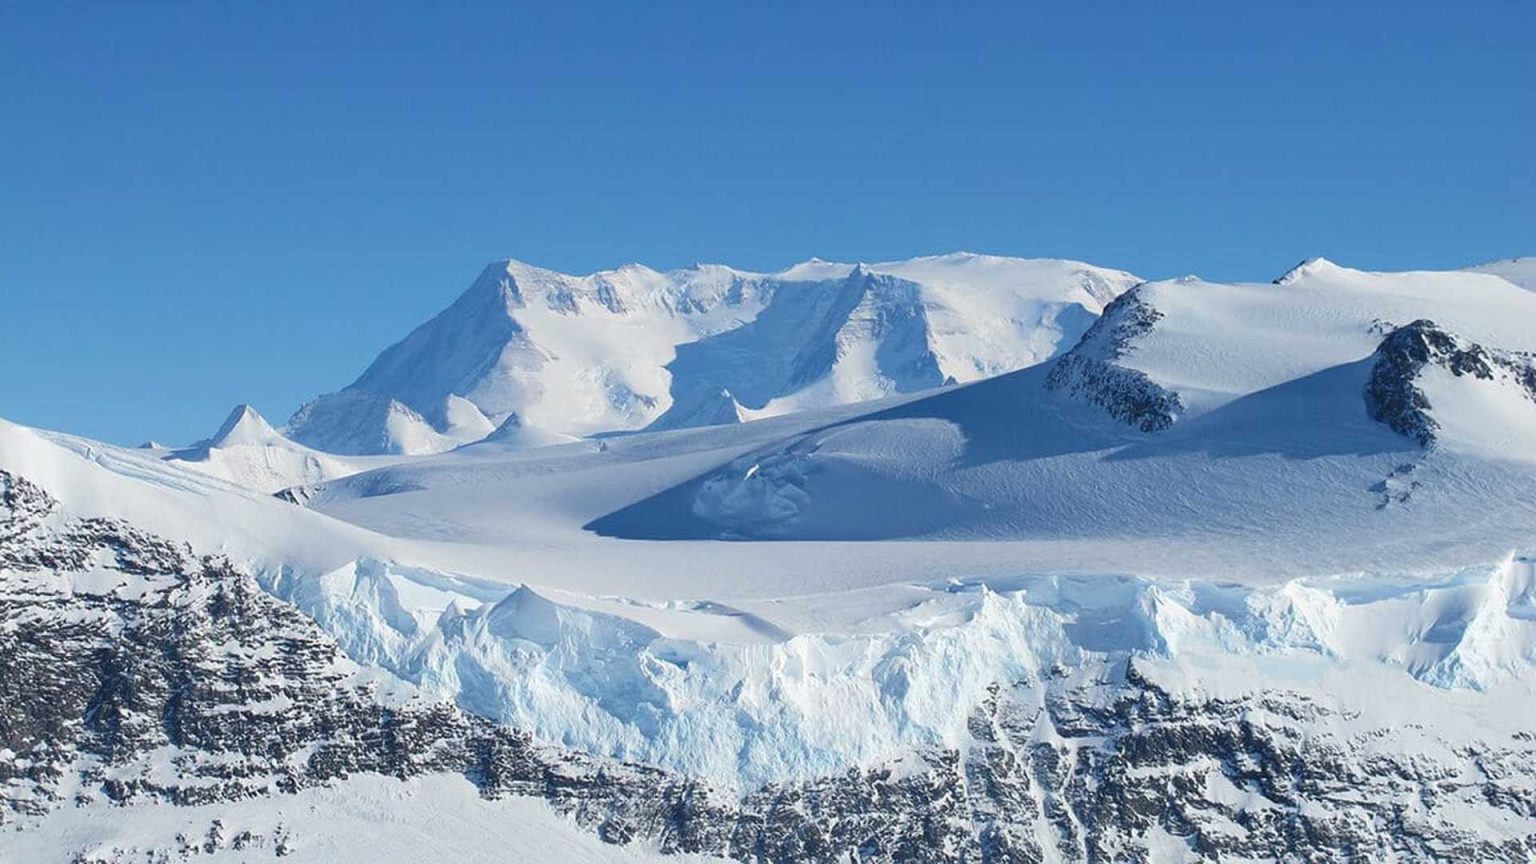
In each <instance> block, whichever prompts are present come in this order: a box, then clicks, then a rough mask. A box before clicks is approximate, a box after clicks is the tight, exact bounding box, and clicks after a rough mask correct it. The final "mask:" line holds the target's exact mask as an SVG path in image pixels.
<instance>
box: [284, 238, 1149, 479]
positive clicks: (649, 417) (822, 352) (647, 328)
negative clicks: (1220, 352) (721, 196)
mask: <svg viewBox="0 0 1536 864" xmlns="http://www.w3.org/2000/svg"><path fill="white" fill-rule="evenodd" d="M1137 281H1138V280H1137V279H1136V277H1134V276H1131V275H1130V274H1128V273H1123V272H1120V271H1116V270H1107V269H1104V268H1100V267H1093V266H1090V265H1087V264H1081V263H1077V262H1071V261H1056V260H1024V259H1016V258H998V257H992V256H984V255H970V254H964V253H958V254H954V255H944V256H937V257H932V258H918V259H913V260H911V261H899V262H889V263H882V264H872V265H857V266H852V265H845V264H832V263H828V262H822V261H810V262H806V263H804V264H800V265H796V266H794V267H791V268H789V269H787V270H783V271H780V272H778V273H771V274H767V273H749V272H745V271H740V270H734V269H731V268H729V267H723V266H718V265H698V266H695V267H690V268H686V269H682V270H674V271H671V272H667V273H660V272H657V271H654V270H651V269H649V268H646V267H643V266H640V265H628V266H625V267H622V268H619V269H618V270H611V271H604V272H601V273H594V274H592V275H590V276H580V277H577V276H567V275H564V274H561V273H555V272H553V271H549V270H543V269H540V268H537V267H532V266H530V265H527V264H523V263H521V262H518V261H504V262H500V263H497V264H493V265H491V266H489V267H487V268H486V269H485V271H484V272H483V273H481V274H480V277H479V278H478V279H476V280H475V282H474V284H473V285H471V286H470V288H469V290H468V291H466V292H465V293H464V294H463V295H462V296H460V297H459V299H458V300H456V301H455V302H454V303H453V305H451V306H450V307H449V308H448V309H446V310H444V311H443V312H442V313H441V314H439V315H438V316H437V317H436V318H433V319H432V320H431V321H429V322H427V323H426V324H424V325H422V326H421V327H419V328H417V329H416V330H415V331H414V332H412V333H411V334H410V335H409V336H407V337H406V338H405V339H403V340H402V341H400V342H399V343H397V344H396V345H394V346H392V347H390V348H389V349H388V350H386V351H385V352H384V353H383V354H381V355H380V356H379V358H378V359H377V360H375V361H374V363H373V365H371V366H369V367H368V369H367V370H366V371H365V372H364V373H363V374H362V375H361V376H360V377H359V378H358V379H357V380H356V381H355V382H353V383H352V384H351V385H350V386H349V387H347V388H346V389H345V390H342V391H340V392H339V393H333V394H329V395H326V396H322V397H320V398H319V399H316V400H315V401H313V402H311V403H309V404H308V405H306V406H304V407H303V408H302V409H300V411H299V412H298V413H297V414H296V415H294V417H293V419H292V420H290V421H289V423H288V426H287V427H286V431H287V434H288V435H289V436H290V437H292V438H294V439H295V440H297V441H299V442H301V443H304V444H306V445H309V446H312V447H315V448H318V449H321V450H326V451H330V452H334V453H432V452H439V451H442V450H446V449H450V448H451V447H453V446H456V445H458V444H463V443H467V442H470V441H475V440H478V439H480V438H482V437H484V436H485V435H486V434H487V433H488V432H490V431H491V429H492V428H494V427H496V426H498V425H503V424H504V423H505V422H507V421H508V420H509V419H510V418H513V417H515V418H517V423H518V424H519V428H522V429H523V430H524V434H525V436H527V435H532V439H533V440H534V441H535V442H543V441H547V440H549V437H550V436H578V437H579V436H587V435H592V434H596V433H602V432H616V431H624V430H634V429H639V428H642V427H645V426H648V425H650V426H654V427H655V428H658V429H659V428H680V427H685V426H698V425H709V424H715V423H731V422H737V421H738V420H741V419H747V418H750V417H760V416H771V415H775V414H783V413H787V412H790V411H796V410H802V409H806V408H814V407H824V406H829V405H839V404H844V403H848V402H855V401H860V400H865V399H871V398H876V397H880V396H885V395H889V394H892V393H907V392H912V391H916V390H921V389H926V388H932V387H937V386H940V385H941V384H944V383H945V382H947V381H974V380H977V379H979V378H983V377H986V376H989V375H995V374H997V373H999V372H1005V371H1009V370H1012V369H1018V368H1021V367H1024V366H1029V365H1032V364H1034V363H1038V362H1040V361H1042V360H1044V359H1046V358H1048V357H1050V356H1052V355H1053V354H1054V353H1055V352H1056V351H1057V350H1058V349H1059V348H1061V347H1064V345H1068V344H1071V342H1072V341H1074V340H1075V339H1076V338H1077V336H1078V335H1080V334H1081V333H1082V332H1083V330H1084V329H1086V328H1087V326H1088V325H1089V323H1091V322H1092V320H1093V318H1094V317H1095V316H1096V315H1097V314H1098V313H1099V311H1100V310H1101V309H1102V308H1103V306H1104V304H1106V303H1108V302H1109V301H1110V300H1112V299H1113V298H1114V297H1115V296H1116V295H1118V294H1119V293H1121V292H1123V291H1124V290H1126V289H1127V288H1129V287H1130V286H1131V285H1133V284H1135V283H1136V282H1137ZM535 430H537V431H538V434H532V433H533V432H534V431H535Z"/></svg>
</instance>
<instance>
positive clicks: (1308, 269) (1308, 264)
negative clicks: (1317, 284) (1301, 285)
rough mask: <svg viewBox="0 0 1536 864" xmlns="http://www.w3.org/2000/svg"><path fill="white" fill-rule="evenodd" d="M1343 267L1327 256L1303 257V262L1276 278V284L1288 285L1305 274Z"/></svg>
mask: <svg viewBox="0 0 1536 864" xmlns="http://www.w3.org/2000/svg"><path fill="white" fill-rule="evenodd" d="M1342 269H1343V268H1342V267H1340V266H1339V265H1337V264H1335V263H1333V262H1332V261H1329V260H1328V259H1327V258H1303V259H1302V260H1301V263H1299V264H1297V265H1296V266H1295V267H1292V268H1291V269H1289V270H1287V271H1285V273H1284V274H1282V275H1281V276H1280V278H1279V279H1276V280H1275V284H1276V285H1286V284H1289V283H1291V282H1294V281H1296V280H1297V279H1300V278H1301V277H1303V276H1309V275H1313V274H1317V273H1322V272H1326V271H1329V270H1342Z"/></svg>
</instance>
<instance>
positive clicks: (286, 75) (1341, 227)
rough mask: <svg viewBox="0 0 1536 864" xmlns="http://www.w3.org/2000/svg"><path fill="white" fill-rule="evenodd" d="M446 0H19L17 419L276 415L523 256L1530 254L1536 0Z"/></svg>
mask: <svg viewBox="0 0 1536 864" xmlns="http://www.w3.org/2000/svg"><path fill="white" fill-rule="evenodd" d="M441 5H449V4H441ZM455 5H457V6H458V8H457V9H455V10H452V11H449V10H445V9H443V8H439V4H430V5H429V4H420V5H412V4H403V3H392V2H388V0H380V2H377V3H372V4H363V3H357V4H348V5H329V4H323V3H295V4H289V3H282V2H275V3H261V4H233V3H231V4H186V3H175V4H173V3H163V4H162V3H134V4H123V3H115V4H101V5H99V6H94V7H93V5H92V4H43V3H33V2H27V0H22V2H13V3H7V4H3V5H0V100H3V102H0V334H3V335H0V364H3V369H4V371H5V373H6V374H4V375H3V376H0V416H4V417H6V418H8V419H11V420H16V421H19V422H24V423H29V424H34V425H41V426H47V427H52V428H60V429H65V430H68V431H73V432H78V433H81V434H86V435H90V436H93V437H99V438H104V439H107V440H112V441H118V442H121V443H137V442H138V441H139V440H141V439H144V438H147V437H156V438H161V439H167V440H170V441H185V440H190V439H193V438H196V437H199V436H201V435H205V434H208V433H210V432H212V431H213V429H214V428H215V427H216V426H217V424H218V423H219V421H220V420H221V419H222V417H223V414H224V413H225V412H226V411H227V410H228V409H229V408H230V407H231V406H232V405H233V404H234V403H236V402H242V401H244V402H251V403H253V404H255V405H256V406H257V407H258V408H259V409H261V410H262V411H263V412H264V413H267V414H268V415H269V416H270V417H272V419H274V420H275V421H280V420H281V419H283V418H285V417H286V416H287V414H288V413H289V412H290V411H292V410H293V409H294V408H295V407H297V405H298V404H299V403H300V402H301V401H302V400H304V399H305V398H307V397H309V396H311V395H314V394H316V393H319V392H321V391H325V390H331V389H336V388H338V387H341V386H343V385H345V384H346V383H347V382H348V381H350V380H351V378H352V377H354V376H355V375H356V374H357V373H358V372H360V371H361V370H362V368H363V366H364V365H366V363H367V362H368V361H369V360H370V359H372V357H373V356H374V355H375V354H376V353H377V352H378V351H379V350H380V349H382V348H383V347H384V346H385V345H386V344H388V343H389V342H392V341H393V340H395V339H396V338H398V337H399V336H401V335H403V334H404V333H405V332H406V331H408V330H409V329H410V328H411V327H413V326H415V325H416V324H418V323H420V322H421V321H423V320H425V319H426V318H427V317H429V316H430V315H431V314H433V313H434V312H436V311H437V310H438V309H439V308H441V307H442V306H444V305H446V304H447V303H448V302H449V301H450V300H451V299H452V298H453V297H454V296H455V295H456V294H457V293H458V292H459V291H460V290H462V289H463V288H464V287H465V286H466V285H467V284H468V282H469V280H470V279H471V278H472V277H473V276H474V275H475V273H476V272H478V270H479V268H480V267H481V266H482V265H483V264H484V263H485V262H486V261H488V260H491V259H494V258H501V257H508V256H511V257H517V258H522V259H524V260H527V261H531V262H533V263H537V264H542V265H546V266H550V267H555V268H558V269H562V270H567V271H579V272H589V271H591V270H594V269H601V268H604V267H609V266H615V265H618V264H621V263H624V262H627V261H632V260H639V261H642V262H645V263H647V264H650V265H652V266H655V267H659V268H665V267H671V266H678V265H685V264H688V263H692V262H694V261H698V260H704V261H722V262H727V263H731V264H735V265H737V266H742V267H748V268H759V269H777V268H779V267H782V266H785V265H787V264H789V263H792V262H794V261H797V260H801V259H804V258H807V257H810V256H812V255H816V256H820V257H823V258H832V259H843V260H857V259H863V260H879V259H889V258H902V257H909V256H912V255H918V254H925V253H933V252H942V251H951V250H956V249H967V250H971V251H980V252H992V253H998V254H1010V255H1023V256H1051V257H1072V258H1080V259H1085V260H1088V261H1092V262H1094V263H1099V264H1104V265H1108V266H1115V267H1122V268H1125V269H1129V270H1133V271H1135V272H1137V273H1140V274H1142V275H1144V276H1148V277H1162V276H1173V275H1180V274H1183V273H1189V272H1197V273H1200V274H1201V275H1204V276H1207V277H1210V278H1222V279H1239V278H1242V279H1268V278H1271V277H1273V276H1275V275H1277V274H1278V273H1280V272H1282V271H1283V270H1284V269H1285V268H1286V267H1287V266H1289V265H1290V264H1292V263H1294V262H1295V260H1297V259H1299V258H1302V257H1305V256H1310V255H1326V256H1328V257H1331V258H1334V259H1336V260H1338V261H1340V262H1341V263H1345V264H1349V265H1354V266H1360V267H1368V268H1382V269H1406V268H1415V267H1453V266H1461V265H1465V264H1470V263H1475V262H1480V261H1484V260H1488V259H1493V258H1500V257H1508V256H1513V255H1532V254H1536V160H1533V158H1532V156H1531V154H1532V152H1533V149H1536V145H1533V143H1532V142H1533V141H1536V95H1533V93H1536V86H1533V83H1532V82H1536V45H1533V41H1532V39H1533V37H1532V32H1533V30H1536V6H1533V5H1532V4H1530V3H1528V2H1509V3H1482V4H1477V3H1469V4H1450V3H1433V4H1431V3H1419V2H1397V3H1355V4H1351V3H1342V4H1341V3H1333V4H1326V3H1310V2H1289V3H1284V4H1249V3H1238V4H1212V3H1199V4H1196V3H1177V2H1173V3H1156V4H1150V3H1135V4H1131V3H1127V4H1105V3H1076V4H1065V3H1061V4H1051V8H1038V7H1034V4H1023V3H997V4H991V3H973V4H965V8H964V10H961V11H956V10H954V9H947V8H944V7H945V6H946V5H948V4H915V3H896V2H887V3H867V4H822V3H817V4H812V3H804V4H798V3H788V4H756V8H751V9H745V8H731V7H741V6H745V5H746V4H721V3H698V4H669V3H657V4H622V5H604V4H592V5H580V4H559V5H563V6H565V7H566V8H564V9H563V10H561V11H556V10H553V9H551V8H548V7H550V6H552V5H556V4H538V7H535V5H534V4H527V5H523V4H517V3H505V2H503V3H489V4H476V3H466V4H455ZM65 6H68V7H70V8H62V7H65ZM1067 7H1070V8H1067ZM1226 7H1232V8H1226Z"/></svg>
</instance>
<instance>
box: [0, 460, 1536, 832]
mask: <svg viewBox="0 0 1536 864" xmlns="http://www.w3.org/2000/svg"><path fill="white" fill-rule="evenodd" d="M0 656H3V657H5V658H6V662H5V663H3V664H0V754H3V758H0V821H5V822H12V823H15V826H14V827H16V828H19V829H20V830H27V828H28V826H29V825H30V824H32V821H34V820H36V819H37V818H39V817H40V815H41V814H45V813H46V812H47V811H49V810H52V809H54V808H59V807H71V806H75V807H91V806H103V805H106V804H109V803H111V802H121V801H128V800H143V799H154V800H159V801H163V802H166V804H167V805H175V804H190V803H199V802H218V801H229V802H237V801H240V800H242V799H246V798H249V797H251V796H256V795H280V794H285V793H289V792H293V791H294V790H297V789H300V788H303V787H306V786H313V785H316V784H325V783H327V782H330V781H332V780H335V779H337V778H342V777H346V776H348V775H350V774H355V773H365V772H366V773H377V774H383V775H388V776H394V777H401V778H404V777H411V776H417V775H421V774H427V773H433V772H453V773H457V774H461V775H463V776H465V777H466V778H468V779H469V780H470V781H471V782H473V783H474V784H475V785H476V786H477V787H478V788H479V789H480V791H481V793H482V794H483V795H485V796H486V797H488V798H496V797H500V796H505V795H527V796H537V797H540V798H542V799H544V800H546V801H548V802H549V803H550V804H551V805H552V806H553V807H554V808H555V809H557V810H558V811H560V812H563V813H566V814H568V815H569V816H571V817H572V818H573V819H575V820H576V821H577V822H578V823H580V824H582V825H584V826H587V827H589V828H591V829H592V830H594V831H595V832H596V833H597V834H598V835H599V836H600V837H602V838H603V839H605V840H607V841H610V842H615V843H624V842H629V841H631V840H635V839H640V838H644V839H646V840H648V841H650V842H653V843H655V844H656V845H657V846H658V847H659V848H660V849H661V850H663V851H667V852H682V851H689V852H707V853H713V854H719V855H727V856H730V857H733V858H736V859H739V860H744V861H764V862H791V861H833V860H858V861H934V862H940V861H945V862H947V861H1045V860H1081V861H1148V860H1152V853H1151V852H1150V851H1149V850H1151V849H1152V848H1153V846H1154V845H1158V844H1165V845H1166V844H1169V843H1171V844H1174V845H1176V846H1178V847H1179V848H1181V849H1185V850H1187V851H1188V852H1189V853H1190V854H1191V855H1192V856H1193V857H1196V858H1199V859H1202V860H1212V861H1215V860H1234V859H1277V858H1278V859H1282V860H1296V861H1346V860H1349V861H1353V860H1390V859H1394V858H1395V859H1396V860H1443V861H1468V862H1470V861H1528V860H1530V859H1531V857H1532V856H1533V855H1536V783H1533V782H1532V776H1533V772H1536V769H1533V768H1532V766H1533V764H1536V758H1533V757H1536V736H1532V735H1529V734H1522V735H1516V736H1513V737H1507V738H1504V739H1490V740H1479V739H1478V738H1477V737H1476V736H1475V735H1471V734H1467V733H1466V732H1465V731H1464V730H1442V729H1434V728H1429V727H1426V726H1424V725H1416V724H1399V725H1397V726H1382V725H1373V724H1372V723H1371V722H1367V721H1363V720H1361V718H1358V717H1355V716H1353V715H1350V714H1349V713H1348V712H1344V711H1341V710H1340V709H1339V708H1337V707H1336V706H1332V705H1330V704H1327V703H1325V702H1324V701H1321V700H1319V699H1317V698H1313V697H1308V696H1306V695H1303V694H1297V693H1292V692H1288V691H1285V690H1283V689H1277V690H1274V691H1269V692H1263V693H1259V694H1257V695H1247V696H1234V697H1224V696H1217V695H1209V694H1204V693H1201V692H1199V691H1198V690H1196V691H1193V692H1182V691H1177V690H1176V689H1175V688H1172V687H1170V686H1168V685H1167V684H1164V683H1161V682H1160V681H1159V680H1158V679H1157V676H1156V675H1155V674H1149V672H1148V671H1147V670H1155V669H1156V668H1158V664H1159V662H1160V661H1159V660H1158V659H1157V658H1156V657H1152V656H1148V657H1139V656H1136V655H1132V656H1131V657H1130V658H1129V659H1124V658H1120V659H1117V658H1116V657H1115V656H1112V655H1103V657H1101V658H1100V659H1097V660H1094V661H1093V662H1091V663H1089V664H1087V665H1085V666H1084V667H1083V668H1080V669H1072V670H1069V669H1063V668H1056V669H1054V670H1050V671H1049V672H1048V673H1047V674H1045V675H1044V676H1042V677H1040V678H1038V679H1034V680H1020V681H1013V682H999V683H998V684H997V685H996V686H995V687H994V688H993V690H992V691H991V695H990V697H989V698H988V699H987V700H986V701H985V702H984V704H983V705H982V707H981V708H980V709H978V710H977V711H976V712H974V714H973V715H972V716H971V718H970V723H969V731H970V735H969V739H970V740H969V743H968V744H967V745H966V746H965V747H963V748H960V749H946V748H938V747H936V748H933V749H931V750H929V751H927V752H923V753H917V754H913V755H912V756H911V757H910V758H908V759H906V760H905V761H903V762H902V763H900V764H894V765H889V766H876V767H867V768H854V769H850V770H849V771H848V772H847V773H845V774H843V775H840V776H833V777H827V778H824V779H820V780H815V781H809V782H796V783H787V784H782V785H775V786H769V787H767V788H763V789H759V790H756V791H752V792H749V793H748V794H746V795H745V796H736V795H732V794H729V793H727V792H726V791H724V790H719V789H714V788H711V787H710V786H708V785H707V784H704V783H701V782H698V781H695V780H691V779H689V778H686V777H681V776H678V775H676V774H672V773H669V772H665V771H661V770H658V769H655V768H650V767H646V766H643V765H635V764H627V763H620V762H616V761H612V760H605V759H598V758H593V757H589V756H586V755H583V754H580V753H575V752H571V751H569V750H563V749H560V748H556V747H551V746H547V745H542V744H539V743H537V742H535V741H533V740H531V739H530V738H529V737H528V736H527V735H525V734H523V733H521V732H519V731H517V730H513V729H508V728H505V727H501V726H498V725H496V724H493V723H491V722H490V721H487V720H484V719H481V718H478V717H475V716H473V715H470V714H467V713H466V712H464V711H462V710H460V709H458V708H456V707H454V706H453V705H449V704H444V703H432V702H427V701H424V700H422V699H420V698H415V697H413V696H411V694H410V692H409V691H406V690H403V689H402V690H401V691H399V692H396V691H395V690H393V689H391V688H390V687H388V686H381V685H379V684H378V683H376V682H377V678H376V677H373V676H367V675H362V674H360V671H361V670H359V668H358V667H357V666H356V665H355V664H353V663H351V662H350V661H349V660H347V658H345V657H344V656H343V655H342V654H341V653H340V652H339V650H338V649H337V647H336V645H335V643H334V642H332V641H331V639H330V638H329V637H328V636H326V634H325V633H324V632H323V631H321V630H320V629H319V627H318V626H317V625H315V624H314V623H313V622H312V621H310V620H309V619H308V618H306V617H305V616H304V615H302V614H301V613H299V612H298V611H297V610H296V609H294V608H292V607H290V606H288V605H287V604H285V603H283V602H281V601H279V600H277V599H276V598H274V597H272V596H271V595H268V594H266V593H265V592H263V591H262V590H261V588H260V587H259V586H258V584H257V582H256V581H255V580H254V579H253V578H252V577H251V576H249V575H248V574H245V573H243V572H241V571H240V570H238V569H237V568H235V567H233V566H231V565H230V564H229V563H228V562H226V561H223V560H220V559H218V558H211V557H198V556H195V555H194V554H193V553H192V552H191V551H190V550H188V549H186V548H184V547H181V546H178V545H176V544H172V543H168V542H166V541H164V540H161V539H158V538H156V537H153V536H151V535H148V534H145V533H143V532H141V531H138V530H135V529H134V528H133V527H132V526H129V525H126V524H124V523H122V522H119V521H115V520H104V519H75V518H69V517H67V516H66V515H64V514H62V513H61V512H59V508H58V506H57V505H56V503H55V502H54V501H53V499H52V498H51V497H50V496H49V495H48V494H47V493H46V492H45V491H44V490H42V489H41V488H39V487H38V486H36V485H34V484H32V483H30V482H28V481H27V480H25V479H23V478H20V477H17V476H15V475H13V474H9V473H5V472H0ZM1489 826H1503V827H1502V828H1500V829H1499V830H1498V831H1493V830H1490V827H1489ZM219 830H220V826H219V825H217V824H216V825H215V826H214V827H213V828H211V829H210V832H213V833H218V832H219ZM213 833H210V839H207V840H206V843H208V844H212V843H214V839H215V838H213ZM242 836H243V835H242ZM216 839H217V841H218V844H220V845H219V848H223V846H222V844H225V843H226V841H227V842H228V843H231V844H232V843H234V842H235V841H236V840H237V839H239V838H238V837H236V838H233V839H231V838H226V837H224V836H222V833H220V836H219V837H218V838H216ZM269 839H270V842H267V841H268V840H269ZM291 839H292V838H289V837H287V836H279V837H275V838H255V839H250V838H247V840H246V841H245V842H250V843H253V844H255V843H256V842H257V841H258V840H259V841H262V844H264V845H260V849H261V850H262V851H263V852H265V851H272V852H274V853H275V854H279V855H280V854H282V850H284V849H287V848H288V844H289V842H290V840H291ZM198 848H200V847H199V846H198V845H197V843H196V842H190V841H188V839H187V838H184V837H183V838H166V843H165V848H164V850H163V853H164V854H163V855H162V856H161V860H183V859H189V858H191V857H195V855H196V854H197V849H198ZM252 848H253V849H256V848H257V846H256V845H253V846H252ZM135 860H137V859H135Z"/></svg>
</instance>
